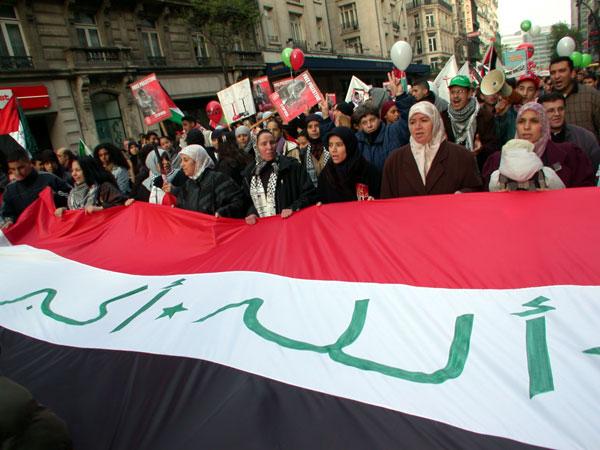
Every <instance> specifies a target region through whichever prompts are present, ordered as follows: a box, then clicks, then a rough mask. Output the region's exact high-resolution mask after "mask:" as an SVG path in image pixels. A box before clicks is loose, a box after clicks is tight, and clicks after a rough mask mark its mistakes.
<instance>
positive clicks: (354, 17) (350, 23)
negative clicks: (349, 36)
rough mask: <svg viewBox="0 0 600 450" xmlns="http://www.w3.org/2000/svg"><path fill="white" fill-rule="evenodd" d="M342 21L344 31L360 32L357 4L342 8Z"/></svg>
mask: <svg viewBox="0 0 600 450" xmlns="http://www.w3.org/2000/svg"><path fill="white" fill-rule="evenodd" d="M340 19H341V22H342V29H343V30H344V31H348V30H358V14H357V12H356V3H350V4H349V5H344V6H340Z"/></svg>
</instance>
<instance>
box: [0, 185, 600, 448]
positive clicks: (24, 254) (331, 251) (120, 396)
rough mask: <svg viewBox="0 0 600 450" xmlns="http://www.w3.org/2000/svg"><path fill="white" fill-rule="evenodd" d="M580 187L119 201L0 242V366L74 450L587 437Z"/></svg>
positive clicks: (589, 192)
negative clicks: (233, 214)
mask: <svg viewBox="0 0 600 450" xmlns="http://www.w3.org/2000/svg"><path fill="white" fill-rule="evenodd" d="M598 204H600V191H599V190H598V189H594V188H586V189H571V190H562V191H552V192H538V193H536V192H533V193H530V192H515V193H502V194H483V193H482V194H467V195H454V196H434V197H421V198H406V199H397V200H386V201H375V202H355V203H349V204H337V205H326V206H322V207H312V208H309V209H307V210H304V211H301V212H299V213H296V214H294V215H293V216H292V217H291V218H289V219H286V220H282V219H281V218H279V217H274V218H270V219H265V220H261V221H260V222H259V224H257V225H255V226H247V225H246V224H244V223H243V222H242V221H239V220H231V219H217V218H214V217H208V216H205V215H201V214H196V213H193V212H189V211H183V210H178V209H170V208H168V207H164V206H160V205H150V204H143V203H135V204H133V205H132V206H130V207H128V208H125V207H116V208H111V209H109V210H106V211H103V212H101V213H97V214H94V215H88V216H86V215H85V214H83V213H82V212H80V211H67V212H66V213H65V214H64V215H63V217H62V218H57V217H55V216H54V215H53V214H52V213H53V208H54V206H53V205H52V200H51V196H50V195H49V194H48V192H45V193H44V194H43V195H42V196H41V198H40V199H39V200H38V201H37V202H36V203H34V204H33V205H32V206H31V207H30V208H29V209H28V210H26V212H25V213H24V215H23V216H22V217H21V218H20V220H19V222H18V223H17V224H16V225H15V226H14V227H13V228H11V229H10V230H8V231H7V232H5V234H4V235H3V236H2V235H0V237H1V238H2V240H3V246H2V247H0V286H1V295H0V345H1V347H2V352H1V354H0V372H2V373H3V374H5V375H7V376H9V377H10V378H12V379H14V380H15V381H17V382H19V383H21V384H23V385H24V386H26V387H27V388H28V389H30V390H31V391H32V393H33V394H34V396H35V397H37V399H38V400H39V401H41V402H42V403H44V404H46V405H48V406H49V407H50V408H52V409H53V410H54V411H55V412H56V413H57V414H58V415H60V416H61V417H62V418H63V419H64V420H65V421H66V422H67V424H68V426H69V429H70V432H71V433H72V436H73V439H74V444H75V448H85V449H134V448H136V449H197V448H206V449H319V448H322V449H391V448H492V447H493V448H501V447H511V448H525V447H534V446H541V447H551V448H569V449H571V448H592V447H595V446H597V445H598V443H599V442H600V427H598V424H599V423H600V382H599V381H598V380H599V379H600V328H599V327H598V324H599V323H600V288H599V286H600V240H599V237H598V224H599V223H600V208H598Z"/></svg>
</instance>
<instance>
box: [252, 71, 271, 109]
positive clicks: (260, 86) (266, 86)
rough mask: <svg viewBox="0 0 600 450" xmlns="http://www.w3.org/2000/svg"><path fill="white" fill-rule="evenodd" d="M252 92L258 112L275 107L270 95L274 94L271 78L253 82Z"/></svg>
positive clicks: (265, 77) (256, 79)
mask: <svg viewBox="0 0 600 450" xmlns="http://www.w3.org/2000/svg"><path fill="white" fill-rule="evenodd" d="M252 91H253V94H254V101H255V102H256V106H257V108H258V110H259V111H268V110H270V109H271V107H272V106H273V105H271V102H270V101H269V95H271V94H272V93H273V89H272V88H271V83H270V82H269V78H268V77H267V76H264V77H260V78H255V79H254V80H252Z"/></svg>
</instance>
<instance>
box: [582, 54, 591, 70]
mask: <svg viewBox="0 0 600 450" xmlns="http://www.w3.org/2000/svg"><path fill="white" fill-rule="evenodd" d="M591 63H592V55H590V54H589V53H584V54H583V55H581V67H587V66H589V65H590V64H591Z"/></svg>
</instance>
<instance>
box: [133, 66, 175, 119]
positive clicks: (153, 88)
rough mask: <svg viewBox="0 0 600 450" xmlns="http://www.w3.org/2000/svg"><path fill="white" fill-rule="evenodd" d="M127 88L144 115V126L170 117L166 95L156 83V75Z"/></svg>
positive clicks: (151, 75)
mask: <svg viewBox="0 0 600 450" xmlns="http://www.w3.org/2000/svg"><path fill="white" fill-rule="evenodd" d="M129 87H130V88H131V93H132V94H133V97H134V98H135V101H136V102H137V104H138V106H139V107H140V110H141V111H142V114H143V115H144V123H145V124H146V125H153V124H155V123H158V122H161V121H163V120H166V119H168V118H169V117H171V110H170V109H169V99H168V96H167V93H166V92H165V91H164V90H163V88H162V86H161V85H160V83H159V82H158V79H157V78H156V74H154V73H152V74H150V75H148V76H147V77H145V78H142V79H141V80H139V81H136V82H135V83H133V84H130V85H129Z"/></svg>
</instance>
